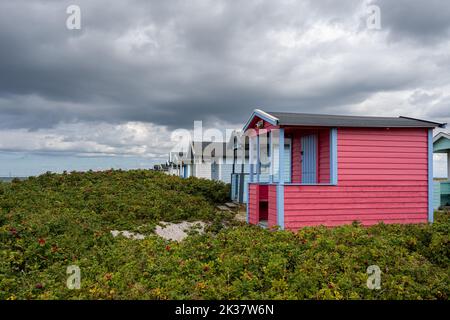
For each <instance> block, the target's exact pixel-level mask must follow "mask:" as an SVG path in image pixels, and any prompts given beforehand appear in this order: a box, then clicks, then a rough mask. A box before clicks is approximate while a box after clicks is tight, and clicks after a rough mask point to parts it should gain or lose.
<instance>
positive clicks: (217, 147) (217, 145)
mask: <svg viewBox="0 0 450 320" xmlns="http://www.w3.org/2000/svg"><path fill="white" fill-rule="evenodd" d="M194 143H195V144H196V145H197V144H201V146H202V154H203V158H209V157H211V156H212V155H210V154H205V149H206V147H208V146H211V147H210V148H209V149H210V150H211V149H213V150H214V151H215V153H216V155H217V156H218V157H225V156H226V149H227V143H226V142H211V141H195V142H193V143H192V145H191V147H193V146H194ZM194 152H195V151H194Z"/></svg>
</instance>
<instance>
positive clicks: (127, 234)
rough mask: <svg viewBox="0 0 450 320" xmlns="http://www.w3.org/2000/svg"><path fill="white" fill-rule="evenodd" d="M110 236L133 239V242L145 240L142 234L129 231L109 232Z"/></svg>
mask: <svg viewBox="0 0 450 320" xmlns="http://www.w3.org/2000/svg"><path fill="white" fill-rule="evenodd" d="M111 234H112V236H113V237H117V236H119V235H122V236H124V237H125V238H128V239H133V240H142V239H145V236H144V235H143V234H140V233H135V232H130V231H126V230H125V231H118V230H111Z"/></svg>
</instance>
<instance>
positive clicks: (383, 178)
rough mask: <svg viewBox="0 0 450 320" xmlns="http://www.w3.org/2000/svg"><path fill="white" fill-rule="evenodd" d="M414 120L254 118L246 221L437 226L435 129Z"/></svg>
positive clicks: (248, 127)
mask: <svg viewBox="0 0 450 320" xmlns="http://www.w3.org/2000/svg"><path fill="white" fill-rule="evenodd" d="M444 126H445V124H441V123H437V122H432V121H426V120H420V119H414V118H409V117H360V116H339V115H323V114H304V113H286V112H265V111H262V110H259V109H256V110H254V111H253V113H252V114H251V116H250V117H249V119H248V121H247V123H246V124H245V126H244V128H243V131H244V132H245V134H246V135H248V137H249V162H250V164H249V185H248V189H249V192H248V200H247V221H248V222H249V223H252V224H261V225H267V226H269V227H274V226H278V227H279V228H281V229H289V230H297V229H299V228H301V227H304V226H311V225H325V226H336V225H341V224H348V223H352V222H353V221H359V222H361V223H362V224H363V225H372V224H376V223H379V222H384V223H426V222H427V221H433V206H432V198H433V177H432V172H433V171H432V162H433V161H432V159H433V157H432V156H433V129H434V128H435V127H444Z"/></svg>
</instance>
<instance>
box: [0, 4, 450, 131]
mask: <svg viewBox="0 0 450 320" xmlns="http://www.w3.org/2000/svg"><path fill="white" fill-rule="evenodd" d="M411 2H412V1H408V2H398V1H395V2H394V1H389V2H388V1H381V0H380V1H374V3H376V4H379V5H380V6H381V8H382V15H383V24H384V25H386V26H387V28H388V29H389V32H390V34H391V36H417V37H424V39H425V38H429V37H432V38H433V41H435V42H436V41H438V38H436V37H438V36H439V37H442V36H443V35H445V34H446V33H445V32H446V31H445V30H446V28H447V27H448V23H446V22H445V21H444V18H445V15H446V14H445V13H444V12H445V11H446V12H450V10H448V7H449V5H448V4H447V5H445V3H443V2H439V1H431V2H429V3H430V5H429V6H428V7H426V8H425V7H424V6H425V4H426V3H428V2H423V3H424V5H422V4H421V3H422V2H421V1H415V2H414V4H413V5H412V6H413V7H414V8H415V9H414V10H413V13H412V17H413V19H422V20H417V21H419V22H418V25H421V24H422V25H424V26H422V27H419V28H418V29H417V27H416V26H415V23H414V22H409V20H408V19H409V18H410V17H411V15H409V16H407V15H405V14H403V11H402V8H403V7H404V6H403V5H408V3H411ZM72 3H73V1H44V0H41V1H30V0H27V1H25V0H19V1H11V2H2V3H0V43H1V49H0V61H2V63H1V64H0V128H10V129H11V128H27V129H32V130H37V129H39V128H49V127H54V126H55V125H57V124H58V123H60V122H69V123H70V122H83V121H93V122H94V121H105V122H109V123H122V122H126V121H144V122H151V123H154V124H157V125H164V126H169V127H171V128H175V127H190V126H192V121H193V120H198V119H203V120H208V121H210V122H214V121H218V120H220V121H225V122H230V123H240V122H243V121H245V119H246V117H247V116H248V114H249V113H250V111H251V109H252V108H254V107H256V106H261V107H265V108H269V109H274V108H278V109H280V110H281V109H284V110H298V111H299V110H300V111H303V112H331V111H333V112H335V113H346V112H348V110H354V109H349V108H348V107H347V106H348V105H353V104H356V103H361V102H363V101H365V100H366V99H368V98H370V97H371V96H372V95H373V94H375V93H377V92H380V91H395V90H407V89H411V88H417V87H421V86H422V85H423V84H426V83H428V82H429V81H430V78H431V77H432V78H433V79H434V80H433V81H436V77H437V78H438V79H441V78H439V76H440V75H438V74H436V73H432V72H430V71H427V68H425V67H423V66H421V64H420V63H417V64H415V65H414V67H412V66H410V65H408V63H412V62H415V61H416V60H415V59H416V58H417V57H415V55H417V56H418V57H419V58H421V57H422V56H421V54H420V53H418V52H416V51H415V50H414V49H411V48H409V47H408V45H407V44H406V45H405V47H401V48H393V49H385V46H388V45H387V44H386V43H385V39H384V38H383V36H382V35H383V33H382V32H381V34H379V35H375V36H376V37H378V38H377V40H374V42H375V43H376V44H377V45H376V46H375V49H377V48H382V49H383V50H380V52H381V53H380V52H371V51H365V50H364V48H361V47H360V46H358V45H355V44H352V43H351V41H349V40H348V39H345V38H338V39H337V40H329V41H324V43H322V44H315V45H310V43H309V42H308V41H310V40H308V41H306V40H305V41H306V42H305V43H303V44H302V45H301V46H300V47H299V48H295V47H293V48H289V47H284V46H283V45H280V43H279V40H280V39H279V38H280V35H282V34H283V32H287V33H289V32H291V33H292V34H293V37H294V38H295V37H299V38H302V37H304V36H305V37H307V34H308V32H311V30H314V27H315V26H317V25H318V24H325V25H330V26H333V25H337V26H338V27H339V25H341V24H342V25H345V27H348V25H349V24H351V23H352V22H351V21H352V19H353V17H352V15H354V14H356V13H357V10H360V7H361V2H360V1H356V0H348V1H338V2H337V1H330V0H327V1H294V2H292V1H211V2H205V1H199V2H196V1H181V0H178V1H138V0H128V1H115V2H112V1H106V0H97V1H92V0H89V1H88V0H80V1H78V3H79V5H80V7H81V9H82V30H81V31H68V30H67V29H66V28H65V18H66V14H65V8H66V7H67V5H69V4H72ZM397 3H398V5H397ZM441 4H442V5H445V6H446V8H447V10H442V7H440V9H439V6H440V5H441ZM410 6H411V5H410ZM438 9H439V10H438ZM421 10H424V12H425V13H426V14H425V18H424V17H422V18H421V17H419V16H418V13H420V11H421ZM437 10H438V11H437ZM436 12H437V14H439V18H437V19H435V21H433V22H430V24H429V25H428V24H427V23H426V21H428V20H430V19H431V17H432V15H433V14H434V13H436ZM416 16H417V17H416ZM426 17H428V18H426ZM405 21H406V24H405ZM421 21H422V22H421ZM448 21H450V19H448V20H447V22H448ZM425 25H426V27H425ZM415 28H416V29H415ZM358 32H364V31H361V29H360V28H358V26H357V25H355V35H356V36H358ZM272 34H275V36H271V35H272ZM289 36H290V35H289ZM320 36H321V35H320V34H319V35H317V37H318V38H320ZM302 39H303V38H302ZM347 40H348V41H347ZM445 40H447V39H445ZM364 45H365V43H362V45H361V46H364ZM403 49H404V53H405V54H408V55H410V56H407V57H401V58H399V57H398V56H395V52H398V51H397V50H403ZM353 50H355V51H356V52H353ZM430 50H431V49H430ZM424 55H426V54H424ZM336 57H338V58H339V61H337V62H334V61H333V59H334V58H336ZM430 59H431V60H430V64H431V65H433V64H436V63H437V62H436V61H434V60H432V58H430ZM446 59H448V55H447V54H445V53H443V56H442V57H441V59H440V61H446ZM316 65H317V66H316ZM426 67H428V64H426ZM430 73H432V74H430ZM443 84H448V79H447V80H442V81H441V83H439V81H437V83H436V85H443Z"/></svg>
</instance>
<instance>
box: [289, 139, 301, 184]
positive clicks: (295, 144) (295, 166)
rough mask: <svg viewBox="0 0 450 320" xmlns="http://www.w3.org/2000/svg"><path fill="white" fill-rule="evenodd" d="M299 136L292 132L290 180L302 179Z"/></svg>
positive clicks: (299, 180)
mask: <svg viewBox="0 0 450 320" xmlns="http://www.w3.org/2000/svg"><path fill="white" fill-rule="evenodd" d="M301 150H302V149H301V137H300V135H299V134H294V135H293V137H292V176H291V179H292V182H294V183H299V182H301V181H302V163H301Z"/></svg>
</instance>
